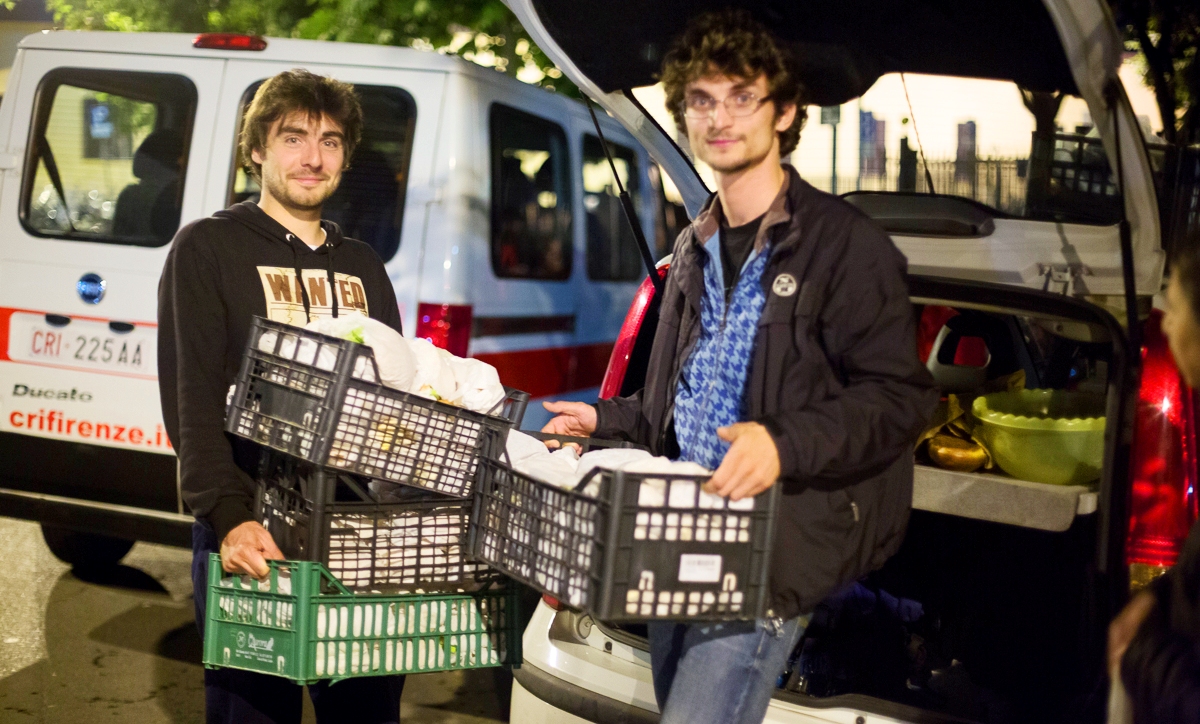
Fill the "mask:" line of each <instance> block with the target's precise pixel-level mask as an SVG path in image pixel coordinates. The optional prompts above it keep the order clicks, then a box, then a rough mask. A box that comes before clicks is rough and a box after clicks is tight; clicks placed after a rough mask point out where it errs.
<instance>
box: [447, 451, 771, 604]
mask: <svg viewBox="0 0 1200 724" xmlns="http://www.w3.org/2000/svg"><path fill="white" fill-rule="evenodd" d="M586 442H589V443H590V444H592V445H594V444H596V443H597V441H586ZM480 465H481V471H480V481H479V485H478V487H477V489H476V498H475V510H474V512H473V513H472V515H471V537H470V549H471V554H472V555H473V556H474V557H475V558H476V559H477V560H480V561H483V562H486V563H488V564H489V565H491V566H493V567H495V568H498V569H499V570H500V571H501V572H502V573H504V574H505V575H507V576H509V577H510V578H513V579H516V580H518V581H520V582H522V583H525V584H527V585H529V586H532V587H534V588H536V589H538V590H540V591H542V592H544V593H546V594H549V595H551V596H553V597H555V598H557V599H559V600H560V601H561V602H562V603H564V604H567V605H569V606H573V607H576V608H581V609H584V610H586V611H588V612H589V613H591V614H592V615H593V616H595V617H596V618H597V619H599V620H602V621H614V622H622V621H647V620H743V619H753V618H759V617H761V616H763V615H764V613H765V611H766V609H767V607H768V606H769V587H768V572H769V565H770V558H771V547H772V544H773V537H774V527H775V511H776V509H777V507H778V499H779V486H778V485H775V486H772V487H771V489H770V490H769V491H768V492H766V493H763V494H761V495H759V496H758V497H756V498H753V499H746V500H743V501H740V502H738V503H731V502H729V501H728V500H727V499H716V498H715V496H701V495H700V492H701V491H700V488H701V486H702V485H703V484H704V483H705V482H707V478H705V477H699V476H692V475H667V474H660V473H626V472H622V471H615V472H614V471H611V470H594V471H592V473H591V474H590V475H589V476H588V477H586V478H585V479H584V480H583V481H582V482H581V483H580V485H579V486H578V487H577V488H576V489H575V490H565V489H562V488H559V487H556V486H554V485H551V484H549V483H545V482H542V481H540V480H535V479H533V478H531V477H529V476H527V475H523V474H521V473H519V472H517V471H516V470H514V469H513V468H512V467H510V466H509V465H508V464H506V463H505V462H502V461H498V460H485V461H482V462H481V463H480ZM593 482H598V483H599V486H598V487H599V492H598V494H597V495H596V497H592V496H590V495H587V494H585V493H583V492H581V491H582V490H583V489H584V488H585V487H587V486H588V484H589V483H593Z"/></svg>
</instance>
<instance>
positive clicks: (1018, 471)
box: [971, 390, 1104, 485]
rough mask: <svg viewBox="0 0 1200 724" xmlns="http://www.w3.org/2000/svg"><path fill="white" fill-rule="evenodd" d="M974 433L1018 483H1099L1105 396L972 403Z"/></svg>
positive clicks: (1017, 396)
mask: <svg viewBox="0 0 1200 724" xmlns="http://www.w3.org/2000/svg"><path fill="white" fill-rule="evenodd" d="M971 412H972V413H973V414H974V415H975V417H976V419H978V420H979V422H980V423H981V424H980V426H979V428H978V432H979V434H980V437H981V438H982V439H983V442H984V444H985V445H987V448H988V450H990V451H991V453H992V456H993V457H994V458H995V459H996V463H997V464H998V465H999V466H1000V468H1001V469H1002V470H1003V471H1004V472H1006V473H1008V474H1009V475H1011V476H1013V477H1014V478H1019V479H1021V480H1031V481H1033V482H1035V483H1048V484H1050V485H1082V484H1084V483H1090V482H1091V481H1093V480H1095V479H1097V478H1099V477H1100V466H1101V464H1102V463H1103V460H1104V396H1103V395H1095V394H1090V393H1086V392H1066V391H1064V390H1022V391H1020V392H997V393H994V394H991V395H983V396H982V397H977V398H975V403H974V404H973V405H972V406H971Z"/></svg>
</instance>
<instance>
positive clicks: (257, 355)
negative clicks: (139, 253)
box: [225, 317, 529, 498]
mask: <svg viewBox="0 0 1200 724" xmlns="http://www.w3.org/2000/svg"><path fill="white" fill-rule="evenodd" d="M378 380H379V372H378V368H377V367H376V364H375V357H374V353H373V351H372V350H371V348H370V347H366V346H364V345H361V344H357V343H355V342H351V341H349V340H344V339H338V338H336V337H329V336H326V335H323V334H317V333H316V332H309V331H307V330H304V329H301V328H299V327H292V326H289V325H286V324H280V323H278V322H272V321H270V320H267V319H263V318H261V317H255V319H254V324H253V326H252V327H251V329H250V340H249V343H248V344H247V347H246V353H245V356H244V357H243V359H242V367H241V371H240V372H239V373H238V379H237V384H236V387H235V389H234V392H233V397H232V398H231V400H230V406H229V411H228V415H227V418H226V423H225V429H226V430H227V431H229V432H230V433H233V434H234V435H238V436H240V437H244V438H247V439H249V440H253V441H254V442H257V443H259V444H261V445H264V446H266V447H269V448H272V449H274V450H278V451H280V452H284V453H287V454H289V455H293V456H295V457H297V458H300V459H301V460H305V461H308V462H311V463H315V464H317V465H322V466H325V467H328V468H333V469H337V470H344V471H347V472H351V473H355V474H358V475H364V476H367V477H370V478H376V479H380V480H389V481H392V482H397V483H402V484H405V485H413V486H416V487H420V488H425V489H428V490H433V491H436V492H438V493H442V494H445V495H451V496H455V497H460V498H466V497H469V496H470V495H471V488H472V485H473V483H474V480H475V468H476V465H477V463H478V460H479V459H480V457H483V456H488V455H491V456H496V455H499V453H500V452H501V451H502V450H503V449H504V444H505V441H506V440H507V436H508V431H509V430H510V429H512V427H513V425H514V424H515V423H516V422H519V421H520V419H521V417H522V415H524V414H525V406H526V404H527V403H528V401H529V395H528V394H526V393H524V392H521V391H519V390H508V395H507V397H506V399H505V400H504V401H503V402H502V403H501V405H500V407H501V408H502V409H498V410H497V411H496V412H497V414H495V415H485V414H481V413H478V412H473V411H471V410H467V409H464V408H461V407H455V406H454V405H449V404H445V403H442V402H437V401H435V400H430V399H426V398H424V397H421V396H419V395H413V394H409V393H407V392H401V391H399V390H394V389H392V388H390V387H385V386H384V385H381V384H379V383H378Z"/></svg>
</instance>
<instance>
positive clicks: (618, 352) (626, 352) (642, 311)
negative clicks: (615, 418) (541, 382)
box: [600, 264, 670, 400]
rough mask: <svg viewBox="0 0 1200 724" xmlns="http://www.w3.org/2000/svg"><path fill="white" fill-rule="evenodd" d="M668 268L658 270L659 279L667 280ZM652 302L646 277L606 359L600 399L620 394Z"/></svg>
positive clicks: (666, 266)
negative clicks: (635, 345)
mask: <svg viewBox="0 0 1200 724" xmlns="http://www.w3.org/2000/svg"><path fill="white" fill-rule="evenodd" d="M669 266H670V265H668V264H664V265H663V266H661V267H659V268H658V278H659V279H666V278H667V269H668V268H669ZM653 300H654V285H653V284H651V283H650V277H646V278H645V279H643V280H642V283H641V286H639V287H638V290H637V294H635V295H634V296H633V303H632V304H630V305H629V311H628V312H626V313H625V323H624V324H622V325H621V332H620V334H618V335H617V341H616V344H614V345H613V351H612V356H611V357H609V358H608V369H607V370H605V372H604V381H603V382H601V383H600V399H602V400H607V399H608V398H610V397H614V396H616V395H619V394H621V385H622V384H624V382H625V372H626V371H628V370H629V357H630V355H632V354H633V345H634V343H635V342H637V336H638V331H639V330H641V328H642V322H645V321H646V313H647V312H648V311H649V310H650V302H652V301H653Z"/></svg>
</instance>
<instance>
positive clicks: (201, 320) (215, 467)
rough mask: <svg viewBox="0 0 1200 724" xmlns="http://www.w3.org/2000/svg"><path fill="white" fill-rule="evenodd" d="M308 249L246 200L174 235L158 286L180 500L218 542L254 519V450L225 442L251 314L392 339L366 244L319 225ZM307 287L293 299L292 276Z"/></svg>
mask: <svg viewBox="0 0 1200 724" xmlns="http://www.w3.org/2000/svg"><path fill="white" fill-rule="evenodd" d="M322 226H323V228H324V229H325V233H326V241H325V244H324V245H323V246H321V247H319V248H318V249H316V250H315V251H314V250H313V249H311V248H309V247H308V246H307V245H306V244H305V243H304V242H302V241H300V240H299V239H298V238H296V237H295V236H293V235H292V234H290V233H289V232H288V230H287V229H285V228H284V227H283V226H282V225H280V224H279V222H277V221H275V220H274V219H272V218H271V217H270V216H268V215H267V214H266V213H264V212H263V211H262V209H260V208H258V206H257V205H255V204H254V203H252V202H244V203H241V204H237V205H234V206H232V207H230V208H228V209H225V210H224V211H218V212H217V213H216V214H214V215H213V216H212V217H211V218H207V219H200V220H199V221H195V222H193V223H191V224H188V225H187V226H185V227H183V228H182V229H180V230H179V233H177V234H176V235H175V241H174V245H173V247H172V248H171V253H170V254H169V255H168V256H167V262H166V265H165V266H164V267H163V273H162V278H161V279H160V280H159V284H158V389H159V395H160V397H161V399H162V410H163V422H164V423H165V426H166V428H167V435H168V436H169V437H170V439H171V444H172V445H174V447H175V450H176V452H177V454H178V455H179V473H180V485H181V489H182V491H183V500H184V502H185V503H187V505H188V507H189V508H190V509H191V512H192V514H193V515H195V516H196V517H197V518H203V519H206V520H208V522H209V523H211V524H212V526H213V528H214V529H215V530H216V533H217V540H218V541H220V540H224V538H225V534H226V533H228V532H229V531H230V530H232V529H233V528H235V527H236V526H238V525H239V524H241V523H244V522H246V521H248V520H251V519H252V517H253V515H252V514H253V502H254V485H253V483H252V481H251V480H250V477H249V476H248V475H247V474H246V473H245V472H244V471H245V470H247V469H252V465H253V461H254V459H255V454H254V449H255V448H254V446H253V445H252V444H251V443H248V442H246V441H244V440H241V439H240V438H235V437H232V436H228V435H226V434H225V432H224V430H225V399H226V396H227V394H228V390H229V387H230V385H232V384H233V382H234V378H235V377H236V376H237V371H238V367H239V366H240V364H241V360H242V354H243V353H244V352H245V350H246V340H247V337H249V334H250V323H251V321H252V319H253V317H254V316H256V315H257V316H260V317H267V318H269V319H273V320H275V321H279V322H284V323H287V324H294V325H299V326H303V325H304V324H305V323H306V320H307V319H309V318H310V317H311V318H313V319H315V318H317V317H328V316H331V315H332V314H333V313H334V308H335V306H336V308H337V311H338V313H339V314H341V315H346V314H353V313H369V314H370V316H371V317H374V318H375V319H378V320H380V321H382V322H384V323H385V324H388V325H389V326H391V327H392V328H393V329H395V330H396V331H400V311H399V308H398V307H397V305H396V293H395V290H394V289H393V288H392V283H391V281H390V280H389V279H388V276H387V272H386V270H385V269H384V268H383V262H381V261H380V259H379V256H378V255H377V254H376V253H375V251H374V250H372V249H371V247H369V246H367V245H366V244H364V243H363V242H361V241H355V240H354V239H347V238H344V237H343V236H342V232H341V230H340V229H338V227H337V225H336V224H333V223H330V222H327V221H326V222H322ZM298 277H303V278H304V280H305V290H304V291H305V292H306V294H303V295H302V294H300V293H299V292H300V289H299V286H298V285H297V284H296V279H297V278H298Z"/></svg>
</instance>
